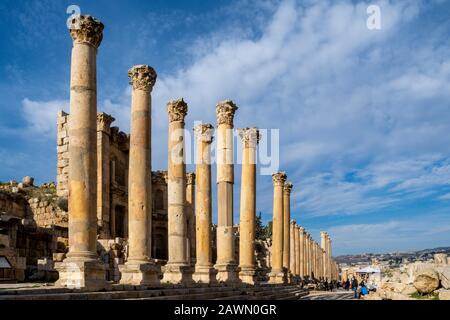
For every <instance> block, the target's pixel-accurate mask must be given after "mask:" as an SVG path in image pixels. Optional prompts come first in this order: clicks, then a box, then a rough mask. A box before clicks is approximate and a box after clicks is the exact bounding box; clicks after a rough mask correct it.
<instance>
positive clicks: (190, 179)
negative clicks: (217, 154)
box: [186, 172, 195, 185]
mask: <svg viewBox="0 0 450 320" xmlns="http://www.w3.org/2000/svg"><path fill="white" fill-rule="evenodd" d="M189 184H194V185H195V173H193V172H187V173H186V185H189Z"/></svg>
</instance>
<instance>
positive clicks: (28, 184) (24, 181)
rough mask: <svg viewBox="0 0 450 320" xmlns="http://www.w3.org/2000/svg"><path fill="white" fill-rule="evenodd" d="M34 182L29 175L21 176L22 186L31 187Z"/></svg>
mask: <svg viewBox="0 0 450 320" xmlns="http://www.w3.org/2000/svg"><path fill="white" fill-rule="evenodd" d="M33 183H34V178H33V177H30V176H26V177H23V179H22V184H23V186H24V187H32V186H33Z"/></svg>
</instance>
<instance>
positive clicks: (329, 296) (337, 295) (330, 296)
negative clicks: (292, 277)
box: [301, 290, 356, 300]
mask: <svg viewBox="0 0 450 320" xmlns="http://www.w3.org/2000/svg"><path fill="white" fill-rule="evenodd" d="M301 300H356V299H354V298H353V291H344V290H338V291H333V292H325V291H311V292H310V294H309V295H307V296H304V297H302V298H301Z"/></svg>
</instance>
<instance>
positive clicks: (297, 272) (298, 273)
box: [294, 225, 301, 277]
mask: <svg viewBox="0 0 450 320" xmlns="http://www.w3.org/2000/svg"><path fill="white" fill-rule="evenodd" d="M294 237H295V239H294V240H295V247H294V250H295V275H296V276H297V277H300V276H301V246H300V227H299V226H298V225H295V229H294Z"/></svg>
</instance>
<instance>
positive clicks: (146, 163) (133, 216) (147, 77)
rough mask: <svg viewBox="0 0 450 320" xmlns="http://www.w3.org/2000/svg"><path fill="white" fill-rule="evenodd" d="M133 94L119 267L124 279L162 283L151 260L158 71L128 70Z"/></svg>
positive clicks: (145, 69) (136, 282) (141, 66)
mask: <svg viewBox="0 0 450 320" xmlns="http://www.w3.org/2000/svg"><path fill="white" fill-rule="evenodd" d="M128 76H129V77H130V79H131V81H130V84H132V86H133V91H132V94H131V126H130V156H129V169H128V245H129V249H128V250H129V251H128V252H129V256H128V260H127V262H126V264H125V265H123V266H121V267H120V271H121V273H122V278H121V281H120V282H121V283H122V284H132V285H141V284H145V285H157V284H159V273H160V272H159V270H158V268H157V266H156V264H155V263H154V261H153V260H151V250H152V246H151V238H152V237H151V235H152V181H151V174H152V171H151V128H150V127H151V95H150V93H151V91H152V89H153V86H154V84H155V81H156V72H155V70H153V68H151V67H149V66H147V65H137V66H134V67H133V68H131V69H130V70H129V71H128Z"/></svg>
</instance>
